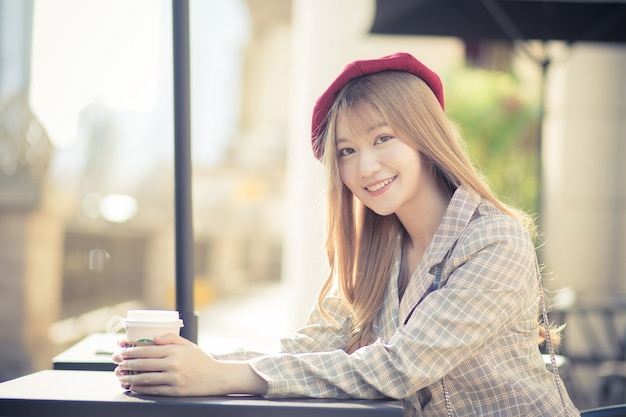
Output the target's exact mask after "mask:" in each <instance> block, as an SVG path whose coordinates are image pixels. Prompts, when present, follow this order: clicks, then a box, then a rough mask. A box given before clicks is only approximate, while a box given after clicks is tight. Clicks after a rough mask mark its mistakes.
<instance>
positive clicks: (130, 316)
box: [122, 310, 184, 346]
mask: <svg viewBox="0 0 626 417" xmlns="http://www.w3.org/2000/svg"><path fill="white" fill-rule="evenodd" d="M122 325H123V326H124V328H125V329H126V339H127V344H126V345H127V346H137V345H149V344H153V343H154V337H155V336H162V335H164V334H166V333H174V334H177V335H178V334H180V328H181V327H183V326H184V324H183V320H182V319H181V318H180V316H179V314H178V311H175V310H128V313H127V315H126V318H125V319H123V320H122Z"/></svg>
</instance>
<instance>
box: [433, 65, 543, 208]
mask: <svg viewBox="0 0 626 417" xmlns="http://www.w3.org/2000/svg"><path fill="white" fill-rule="evenodd" d="M445 90H446V114H447V115H448V117H449V118H450V119H451V120H452V121H453V122H454V123H456V124H457V126H458V127H459V129H460V131H461V132H462V135H463V138H464V139H465V142H466V143H465V146H466V148H467V150H468V152H469V155H470V157H471V158H472V160H473V161H474V162H475V164H476V166H477V167H478V168H479V169H480V170H481V172H482V173H483V175H484V176H485V177H486V179H487V182H488V183H489V184H490V185H491V187H492V189H493V190H494V192H495V193H496V194H497V195H498V196H500V197H501V198H502V199H503V200H504V201H506V202H508V203H510V204H512V205H514V206H516V207H518V208H521V209H523V210H525V211H527V212H529V213H532V214H535V212H536V201H537V193H538V178H537V162H538V161H537V159H538V158H537V156H538V155H537V138H538V132H539V131H538V129H539V126H538V121H539V114H538V102H537V96H538V91H535V90H538V86H535V85H522V83H521V82H520V81H519V80H518V79H516V78H515V77H514V76H513V75H512V74H508V73H503V72H493V71H486V70H480V69H468V68H463V69H459V70H457V71H455V72H454V73H452V74H451V75H450V77H449V79H448V80H447V81H446V83H445Z"/></svg>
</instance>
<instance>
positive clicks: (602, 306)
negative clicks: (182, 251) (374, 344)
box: [0, 0, 626, 408]
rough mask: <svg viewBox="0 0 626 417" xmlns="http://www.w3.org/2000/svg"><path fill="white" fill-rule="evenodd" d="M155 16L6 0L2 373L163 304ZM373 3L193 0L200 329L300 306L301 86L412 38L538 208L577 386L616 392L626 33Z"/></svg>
mask: <svg viewBox="0 0 626 417" xmlns="http://www.w3.org/2000/svg"><path fill="white" fill-rule="evenodd" d="M171 12H172V11H171V2H169V1H165V0H22V1H10V0H0V297H1V302H0V323H1V326H2V332H0V380H6V379H10V378H14V377H17V376H20V375H23V374H25V373H28V372H32V371H36V370H40V369H48V368H50V367H51V358H52V357H53V356H54V355H56V354H58V353H59V352H61V351H63V350H64V349H66V348H67V347H69V346H71V345H72V344H74V343H76V342H77V341H79V340H81V339H82V338H84V337H85V336H87V335H89V334H91V333H96V332H107V331H115V330H116V329H115V324H116V322H115V317H118V316H120V315H124V314H125V312H126V310H128V309H129V308H141V307H145V308H168V309H169V308H175V283H174V267H175V260H174V203H173V199H174V171H173V159H174V157H173V113H172V96H173V95H172V29H171ZM375 15H376V2H375V1H374V0H229V1H221V0H191V1H190V26H191V28H190V39H191V51H190V52H191V139H192V162H193V171H192V187H193V224H194V236H195V252H194V259H195V267H194V271H195V274H194V287H195V299H194V300H195V307H196V310H197V311H198V316H199V329H200V334H199V344H200V345H201V346H202V347H206V348H207V349H209V350H217V349H228V348H231V347H236V346H239V345H246V346H251V345H252V346H255V345H256V344H265V343H269V342H270V341H271V340H274V339H275V338H277V337H279V336H281V335H289V334H290V333H291V332H293V331H294V330H295V329H296V328H297V327H298V326H299V325H301V324H302V323H303V321H304V320H305V319H306V316H307V313H308V311H309V309H310V308H311V306H312V305H313V303H314V301H315V297H316V294H317V290H318V287H319V285H320V284H321V282H322V280H323V279H324V278H325V273H326V265H325V259H324V255H323V251H322V243H323V234H322V232H323V226H324V223H323V198H324V196H323V182H324V181H323V175H322V166H321V164H320V163H319V162H318V161H317V160H315V159H314V158H313V156H312V154H311V151H310V146H309V143H310V142H309V141H310V134H309V128H310V116H311V111H312V108H313V104H314V101H315V99H316V98H317V96H318V95H319V94H320V93H321V92H322V91H323V90H324V88H325V87H326V86H327V85H328V84H329V83H330V82H331V81H332V79H333V78H334V77H335V76H336V75H337V74H338V72H339V71H340V70H341V69H342V68H343V66H344V65H345V64H346V63H347V62H349V61H351V60H354V59H362V58H372V57H379V56H382V55H388V54H391V53H394V52H398V51H406V52H409V53H412V54H414V55H415V56H416V57H418V59H420V60H422V61H423V62H424V63H425V64H426V65H428V66H430V67H431V68H432V69H433V70H435V71H436V72H438V73H439V74H440V76H441V78H442V80H443V83H444V89H445V96H446V112H447V113H448V115H449V116H450V118H451V119H452V120H453V121H454V122H455V123H457V124H458V126H459V128H460V129H461V131H462V132H463V134H464V137H465V138H466V140H467V143H468V144H467V147H468V151H469V153H470V155H471V156H472V158H473V159H474V160H475V162H476V164H477V165H478V166H480V168H481V169H482V170H483V171H484V172H485V174H486V176H487V177H488V178H489V181H490V183H491V184H492V185H493V187H494V189H495V190H496V192H497V193H498V194H499V195H500V196H502V197H503V198H504V199H505V200H507V201H509V202H511V203H512V204H515V205H517V206H518V207H520V208H522V209H524V210H526V211H528V212H529V213H532V214H534V215H536V216H537V220H538V224H539V225H540V226H541V231H542V234H543V238H542V242H541V246H540V248H539V249H538V253H539V256H540V259H541V261H542V263H543V264H544V265H545V269H544V273H545V285H546V287H547V289H548V295H549V297H550V302H551V304H552V305H553V307H552V309H553V313H554V317H556V318H557V319H558V320H560V321H562V322H563V321H566V322H567V323H568V325H567V327H566V330H565V342H564V346H563V348H562V351H561V352H560V353H562V354H563V356H564V357H566V358H568V359H569V362H568V363H569V365H570V366H569V367H568V368H564V369H563V370H564V372H565V376H564V379H565V382H566V384H567V385H568V388H569V389H570V391H571V394H572V397H573V398H574V400H575V402H576V403H577V405H578V406H579V407H581V408H588V407H591V406H596V405H605V404H608V403H611V402H620V401H621V402H624V392H625V391H626V384H625V381H626V372H623V373H622V374H621V376H620V374H619V372H617V371H615V369H618V368H615V366H620V364H621V365H622V366H623V364H624V362H623V361H624V359H625V358H624V355H625V354H626V340H625V337H624V332H625V331H626V315H625V314H624V312H625V311H626V279H625V278H626V270H625V264H626V250H625V245H624V237H625V236H626V222H625V217H626V216H625V208H624V207H625V204H624V202H625V198H624V197H625V193H626V187H625V186H624V183H625V182H626V169H625V168H624V157H625V156H626V143H625V136H626V117H625V116H626V81H625V79H624V76H623V75H624V74H625V73H626V47H625V46H624V44H621V43H597V42H576V43H574V44H571V45H569V44H567V43H565V42H561V41H549V42H545V43H540V42H537V41H527V42H523V45H520V43H519V42H508V41H504V40H491V41H467V40H463V39H460V38H457V37H451V36H419V35H406V34H404V35H403V34H395V35H385V34H373V33H371V27H372V22H373V21H374V18H375ZM563 18H564V19H567V16H564V17H563ZM537 57H539V59H536V58H537ZM545 57H550V61H551V64H550V67H549V70H548V71H547V73H546V74H545V78H544V77H543V75H544V74H543V73H542V65H541V63H542V62H543V59H545ZM544 83H545V89H544V87H543V86H544ZM542 115H543V116H544V117H543V118H542V117H541V116H542ZM609 365H610V366H609Z"/></svg>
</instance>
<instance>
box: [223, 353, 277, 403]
mask: <svg viewBox="0 0 626 417" xmlns="http://www.w3.org/2000/svg"><path fill="white" fill-rule="evenodd" d="M220 366H221V367H223V369H224V374H225V376H226V381H227V386H226V390H227V392H228V393H230V394H256V395H265V394H267V388H268V387H267V381H265V380H264V379H263V378H261V377H260V376H259V375H258V374H257V373H256V372H255V371H254V370H253V369H252V367H251V366H250V364H249V363H248V362H246V361H220Z"/></svg>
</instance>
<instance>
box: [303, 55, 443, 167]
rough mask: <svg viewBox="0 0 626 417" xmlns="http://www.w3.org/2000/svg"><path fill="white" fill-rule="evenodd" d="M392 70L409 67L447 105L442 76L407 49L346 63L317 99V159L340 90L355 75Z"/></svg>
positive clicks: (313, 142) (314, 132) (314, 127)
mask: <svg viewBox="0 0 626 417" xmlns="http://www.w3.org/2000/svg"><path fill="white" fill-rule="evenodd" d="M388 70H396V71H406V72H410V73H411V74H414V75H417V76H418V77H419V78H421V79H422V80H423V81H424V82H425V83H426V84H427V85H428V86H429V87H430V89H431V90H432V91H433V93H434V94H435V97H437V100H438V101H439V103H440V104H441V108H442V109H443V108H444V105H443V86H442V84H441V80H440V79H439V76H438V75H437V74H435V73H434V72H433V71H431V70H430V69H429V68H428V67H426V66H425V65H424V64H422V63H421V62H420V61H418V60H417V59H415V57H413V56H412V55H410V54H408V53H406V52H398V53H396V54H393V55H388V56H384V57H382V58H378V59H367V60H359V61H354V62H351V63H349V64H348V65H346V66H345V67H344V69H343V71H342V72H341V74H339V76H338V77H337V78H335V81H333V82H332V84H330V86H329V87H328V88H327V89H326V91H324V93H323V94H322V95H321V96H320V97H319V98H318V99H317V101H316V102H315V107H314V108H313V122H312V126H311V146H312V148H313V155H315V157H316V158H317V159H321V158H322V144H321V143H320V139H321V138H320V137H319V135H320V133H321V132H322V130H324V125H325V122H326V115H327V114H328V111H329V110H330V107H331V106H332V104H333V101H334V100H335V96H336V95H337V93H338V92H339V91H340V90H341V89H342V88H343V87H344V86H345V85H346V84H348V82H349V81H350V80H352V79H354V78H358V77H361V76H363V75H367V74H373V73H375V72H381V71H388Z"/></svg>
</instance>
